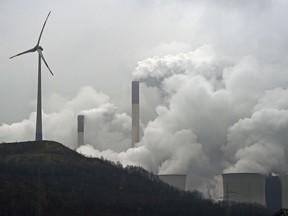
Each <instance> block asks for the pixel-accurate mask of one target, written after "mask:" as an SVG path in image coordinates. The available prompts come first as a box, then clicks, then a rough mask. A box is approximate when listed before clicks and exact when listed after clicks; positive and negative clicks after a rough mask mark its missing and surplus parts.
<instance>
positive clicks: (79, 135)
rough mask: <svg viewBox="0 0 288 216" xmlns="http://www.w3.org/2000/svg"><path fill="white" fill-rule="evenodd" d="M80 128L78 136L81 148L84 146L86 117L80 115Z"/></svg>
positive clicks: (78, 128) (78, 143)
mask: <svg viewBox="0 0 288 216" xmlns="http://www.w3.org/2000/svg"><path fill="white" fill-rule="evenodd" d="M77 120H78V127H77V132H78V133H77V136H78V142H77V145H78V147H80V146H81V145H84V115H78V118H77Z"/></svg>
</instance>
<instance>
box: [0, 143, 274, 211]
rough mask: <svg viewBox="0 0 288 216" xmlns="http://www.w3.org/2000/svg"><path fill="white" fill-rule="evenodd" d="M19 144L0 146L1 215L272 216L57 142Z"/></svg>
mask: <svg viewBox="0 0 288 216" xmlns="http://www.w3.org/2000/svg"><path fill="white" fill-rule="evenodd" d="M31 143H32V144H31ZM35 145H38V146H37V147H35ZM7 146H8V147H7ZM11 146H12V147H11ZM17 146H20V145H18V144H17V145H16V144H10V145H7V144H5V145H4V144H2V145H0V215H1V216H6V215H7V216H8V215H22V216H26V215H27V216H28V215H29V216H31V215H45V216H46V215H47V216H48V215H49V216H50V215H51V216H52V215H53V216H57V215H59V216H60V215H61V216H64V215H67V216H68V215H69V216H73V215H79V216H80V215H81V216H83V215H107V216H109V215H111V216H112V215H115V216H117V215H119V216H120V215H123V216H124V215H125V216H129V215H131V216H132V215H133V216H135V215H139V216H141V215H147V216H148V215H149V216H153V215H155V216H156V215H163V216H170V215H171V216H173V215H179V216H186V215H195V216H224V215H231V216H232V215H233V216H246V215H247V216H248V215H249V216H268V215H270V216H271V215H272V213H270V212H269V211H268V210H266V209H265V208H263V207H262V206H260V205H252V204H239V203H234V204H231V203H230V204H229V205H227V204H226V203H225V202H220V203H216V202H214V201H212V200H208V199H204V198H203V196H202V195H201V194H200V193H199V192H196V191H193V192H184V191H179V190H177V189H175V188H173V187H171V186H169V185H167V184H165V183H163V182H161V181H160V180H159V179H158V177H157V176H155V175H153V174H152V173H150V172H147V171H146V170H144V169H143V168H141V167H134V166H128V167H125V168H123V167H122V165H121V164H119V163H116V164H115V163H112V162H109V161H105V160H102V159H93V158H85V157H83V156H81V155H79V154H77V153H75V152H73V151H71V150H69V149H66V148H65V147H63V146H62V145H60V144H58V143H52V142H41V143H35V142H28V143H21V146H20V147H19V148H17Z"/></svg>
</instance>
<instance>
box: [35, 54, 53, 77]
mask: <svg viewBox="0 0 288 216" xmlns="http://www.w3.org/2000/svg"><path fill="white" fill-rule="evenodd" d="M37 51H38V53H39V55H40V56H41V58H42V60H43V61H44V63H45V65H46V67H47V68H48V70H49V71H50V73H51V74H52V76H54V74H53V73H52V71H51V69H50V68H49V66H48V64H47V62H46V60H45V58H44V56H43V54H42V51H41V50H40V49H37Z"/></svg>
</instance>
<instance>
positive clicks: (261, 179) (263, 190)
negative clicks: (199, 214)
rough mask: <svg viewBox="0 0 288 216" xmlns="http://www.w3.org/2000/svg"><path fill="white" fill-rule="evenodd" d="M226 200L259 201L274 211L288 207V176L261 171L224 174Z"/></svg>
mask: <svg viewBox="0 0 288 216" xmlns="http://www.w3.org/2000/svg"><path fill="white" fill-rule="evenodd" d="M222 179H223V196H224V200H226V201H230V202H243V203H258V204H261V205H263V206H265V207H267V208H268V209H270V210H271V211H273V212H276V211H278V210H279V209H281V208H287V207H288V176H287V175H285V176H281V177H279V176H277V175H269V176H267V175H264V174H259V173H226V174H222Z"/></svg>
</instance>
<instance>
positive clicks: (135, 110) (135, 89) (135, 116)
mask: <svg viewBox="0 0 288 216" xmlns="http://www.w3.org/2000/svg"><path fill="white" fill-rule="evenodd" d="M139 136H140V135H139V82H138V81H132V148H134V147H135V144H136V143H138V142H139Z"/></svg>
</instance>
